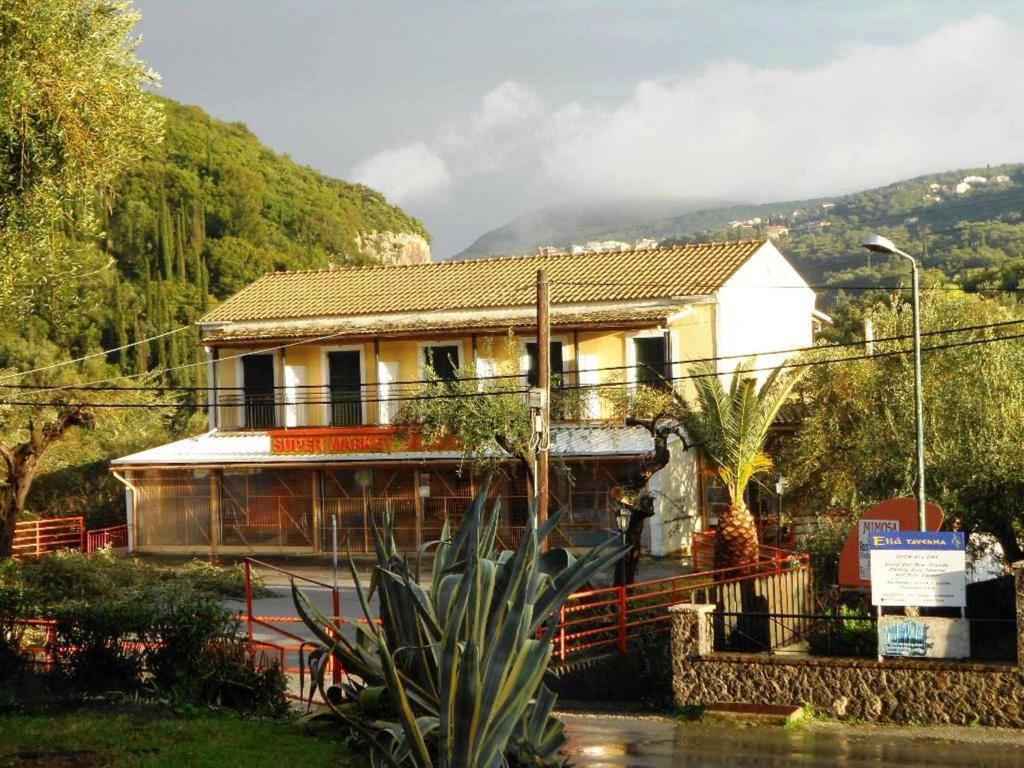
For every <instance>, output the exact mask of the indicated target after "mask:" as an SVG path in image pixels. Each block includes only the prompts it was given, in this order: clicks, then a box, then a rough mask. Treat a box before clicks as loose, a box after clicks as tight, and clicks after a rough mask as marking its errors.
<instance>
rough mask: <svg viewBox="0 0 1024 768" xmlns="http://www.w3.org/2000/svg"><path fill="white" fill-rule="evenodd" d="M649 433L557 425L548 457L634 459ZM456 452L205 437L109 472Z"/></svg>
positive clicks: (247, 435) (248, 435)
mask: <svg viewBox="0 0 1024 768" xmlns="http://www.w3.org/2000/svg"><path fill="white" fill-rule="evenodd" d="M653 447H654V442H653V440H652V439H651V436H650V434H649V433H648V432H647V431H646V430H644V429H642V428H640V427H625V426H607V425H589V424H579V425H559V426H552V428H551V454H552V455H553V456H558V457H561V458H589V457H609V458H614V457H622V458H629V457H638V456H642V455H644V454H646V453H647V452H648V451H650V450H652V449H653ZM461 459H462V454H461V453H460V452H459V451H451V450H438V451H403V452H394V453H334V454H324V453H310V454H273V453H271V450H270V435H269V434H268V433H266V432H217V431H213V432H207V433H206V434H202V435H197V436H196V437H189V438H186V439H184V440H178V441H176V442H173V443H167V444H166V445H161V446H158V447H156V448H150V449H149V450H145V451H140V452H139V453H133V454H132V455H130V456H124V457H122V458H120V459H115V460H114V461H112V462H111V464H112V465H113V466H115V467H134V466H190V465H202V466H208V465H221V464H250V465H251V464H324V463H331V464H333V463H345V462H409V461H451V462H458V461H460V460H461Z"/></svg>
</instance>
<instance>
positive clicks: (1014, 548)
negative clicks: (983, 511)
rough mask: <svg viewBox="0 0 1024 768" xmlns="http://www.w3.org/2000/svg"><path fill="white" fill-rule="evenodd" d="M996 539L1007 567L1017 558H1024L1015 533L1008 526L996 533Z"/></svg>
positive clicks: (1023, 552)
mask: <svg viewBox="0 0 1024 768" xmlns="http://www.w3.org/2000/svg"><path fill="white" fill-rule="evenodd" d="M996 539H998V540H999V544H1000V546H1001V547H1002V548H1003V557H1004V558H1005V559H1006V565H1007V567H1009V566H1011V565H1013V564H1014V563H1015V562H1017V561H1018V560H1024V550H1022V549H1021V546H1020V542H1019V541H1017V535H1016V534H1015V533H1014V532H1013V531H1012V530H1010V529H1009V528H1005V529H1003V530H1001V531H1000V532H999V533H997V534H996Z"/></svg>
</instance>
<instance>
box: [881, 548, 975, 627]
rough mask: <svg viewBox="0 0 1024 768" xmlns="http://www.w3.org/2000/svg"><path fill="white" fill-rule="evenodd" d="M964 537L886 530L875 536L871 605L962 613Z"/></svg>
mask: <svg viewBox="0 0 1024 768" xmlns="http://www.w3.org/2000/svg"><path fill="white" fill-rule="evenodd" d="M965 545H966V537H965V536H964V534H963V533H960V532H951V533H938V532H934V533H933V532H922V531H887V532H882V533H876V534H874V535H873V536H872V537H871V603H872V605H878V606H889V605H912V606H916V607H929V608H963V607H964V606H965V605H966V604H967V557H966V553H965Z"/></svg>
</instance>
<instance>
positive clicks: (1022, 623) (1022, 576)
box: [1012, 560, 1024, 669]
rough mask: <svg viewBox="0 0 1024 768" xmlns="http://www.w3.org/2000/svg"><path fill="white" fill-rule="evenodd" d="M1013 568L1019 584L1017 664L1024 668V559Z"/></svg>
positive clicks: (1017, 584) (1014, 577)
mask: <svg viewBox="0 0 1024 768" xmlns="http://www.w3.org/2000/svg"><path fill="white" fill-rule="evenodd" d="M1012 568H1013V579H1014V583H1015V584H1016V586H1017V666H1018V667H1020V668H1021V669H1024V560H1020V561H1018V562H1016V563H1014V564H1013V566H1012Z"/></svg>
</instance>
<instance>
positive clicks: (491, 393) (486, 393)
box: [0, 333, 1024, 409]
mask: <svg viewBox="0 0 1024 768" xmlns="http://www.w3.org/2000/svg"><path fill="white" fill-rule="evenodd" d="M1015 339H1024V333H1018V334H1013V335H1009V336H999V337H995V338H988V339H968V340H966V341H956V342H947V343H945V344H933V345H931V346H922V347H921V351H922V352H933V351H941V350H947V349H957V348H961V347H970V346H977V345H982V344H995V343H998V342H1002V341H1013V340H1015ZM859 343H860V344H863V343H864V342H859ZM913 351H914V350H913V348H902V349H896V350H884V351H876V352H872V353H870V354H861V355H850V356H847V357H838V358H831V359H826V360H810V361H798V362H783V363H780V364H778V365H771V366H765V367H760V368H748V369H746V370H745V371H744V373H760V372H766V371H775V370H779V369H788V368H812V367H815V366H819V365H835V364H838V363H848V362H855V361H860V360H872V361H873V360H879V359H882V358H888V357H898V356H901V355H909V354H912V353H913ZM719 375H721V374H720V373H718V372H708V373H688V374H684V375H680V376H664V377H662V379H663V380H664V381H666V382H674V381H687V380H691V379H702V378H709V377H713V376H719ZM623 386H630V384H629V383H628V382H621V381H615V382H601V383H598V384H585V385H584V384H575V385H572V384H570V385H564V386H561V387H558V390H559V391H566V390H588V391H590V390H595V389H604V388H608V387H623ZM528 392H529V390H528V389H506V390H483V391H477V392H448V393H443V392H441V393H430V394H421V395H399V396H396V397H384V398H365V399H363V398H361V399H360V400H359V401H358V402H360V403H364V402H365V403H374V402H376V403H380V402H403V401H416V400H435V399H442V400H446V399H462V398H477V397H496V396H503V395H509V394H527V393H528ZM337 402H339V401H337V400H323V401H299V402H295V403H273V404H271V403H267V404H265V405H274V406H286V407H287V406H291V405H294V406H298V405H331V404H335V403H337ZM341 402H345V401H341ZM353 402H356V401H353ZM75 404H76V405H79V406H82V407H91V408H143V409H163V408H199V409H204V408H208V407H209V406H210V405H211V403H198V404H194V403H102V402H77V401H76V403H75ZM5 405H6V406H30V407H36V408H38V407H41V406H44V405H46V404H45V403H39V402H33V401H15V400H0V406H5ZM220 405H221V406H222V407H223V404H220ZM256 405H264V404H263V403H257V404H256ZM227 407H245V403H238V404H237V406H235V405H234V404H232V405H231V406H227Z"/></svg>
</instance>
